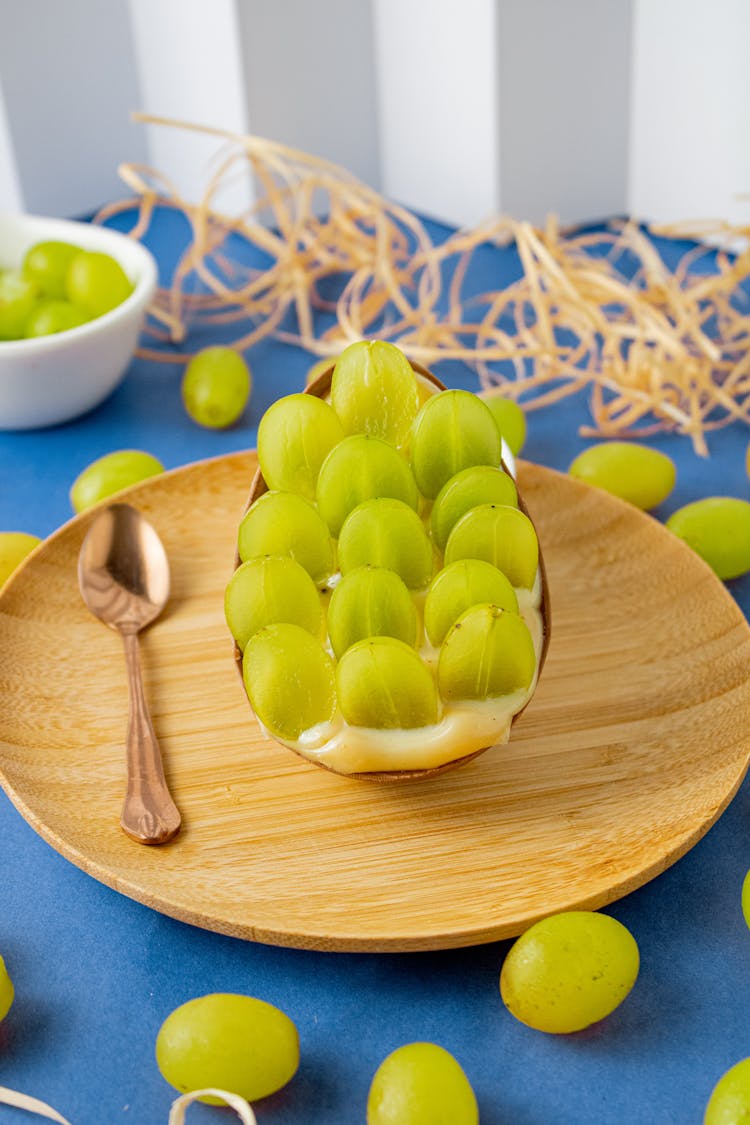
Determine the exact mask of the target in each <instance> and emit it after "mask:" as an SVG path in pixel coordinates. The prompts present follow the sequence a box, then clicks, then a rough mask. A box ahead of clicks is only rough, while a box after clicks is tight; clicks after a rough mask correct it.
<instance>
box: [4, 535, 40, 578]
mask: <svg viewBox="0 0 750 1125" xmlns="http://www.w3.org/2000/svg"><path fill="white" fill-rule="evenodd" d="M40 543H41V539H40V538H39V537H38V536H37V535H27V534H26V532H25V531H0V586H2V585H3V583H4V582H5V581H6V580H7V579H8V578H9V577H10V575H11V574H12V573H13V571H14V570H15V569H16V567H17V566H19V565H20V564H21V563H22V562H23V560H24V559H25V558H26V556H27V555H29V554H31V552H32V551H33V550H34V548H35V547H37V546H38V545H39V544H40Z"/></svg>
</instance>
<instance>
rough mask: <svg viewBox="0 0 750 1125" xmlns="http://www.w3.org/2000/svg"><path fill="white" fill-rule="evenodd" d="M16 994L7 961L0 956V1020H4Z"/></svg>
mask: <svg viewBox="0 0 750 1125" xmlns="http://www.w3.org/2000/svg"><path fill="white" fill-rule="evenodd" d="M14 996H15V991H14V989H13V981H12V980H11V979H10V976H9V975H8V970H7V969H6V967H5V961H3V959H2V957H0V1020H4V1019H5V1017H6V1016H7V1014H8V1012H9V1011H10V1006H11V1004H12V1003H13V997H14Z"/></svg>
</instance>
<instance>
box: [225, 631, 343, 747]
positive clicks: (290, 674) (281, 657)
mask: <svg viewBox="0 0 750 1125" xmlns="http://www.w3.org/2000/svg"><path fill="white" fill-rule="evenodd" d="M242 674H243V678H244V682H245V688H246V690H247V694H248V698H249V699H250V703H251V704H252V707H253V710H254V711H255V714H256V715H257V716H258V718H259V719H260V721H261V722H262V723H263V725H264V726H266V727H267V728H268V730H269V731H270V732H271V734H273V735H276V737H277V738H285V739H290V740H294V739H297V738H299V736H300V735H301V734H302V732H303V731H305V730H309V729H310V727H314V726H317V725H318V723H325V722H327V721H329V720H330V719H331V718H333V713H334V711H335V710H336V689H335V671H334V664H333V660H332V659H331V657H330V656H329V655H328V653H327V652H326V650H325V649H324V648H323V646H322V644H321V643H320V641H317V640H316V639H315V638H314V637H312V636H311V635H310V633H308V632H307V631H306V630H305V629H302V628H300V626H299V625H288V624H281V625H266V626H265V627H264V628H263V629H260V630H259V631H258V632H257V633H255V635H254V636H252V637H251V638H250V640H249V641H248V642H247V645H246V647H245V654H244V657H243V660H242Z"/></svg>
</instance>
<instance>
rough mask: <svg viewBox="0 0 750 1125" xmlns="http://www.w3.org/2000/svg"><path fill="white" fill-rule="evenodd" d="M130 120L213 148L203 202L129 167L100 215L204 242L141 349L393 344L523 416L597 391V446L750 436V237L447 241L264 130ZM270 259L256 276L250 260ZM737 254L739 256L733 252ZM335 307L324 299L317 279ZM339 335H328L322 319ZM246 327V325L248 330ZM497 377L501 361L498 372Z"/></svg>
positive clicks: (682, 227) (514, 231) (548, 234)
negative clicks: (481, 282) (667, 243)
mask: <svg viewBox="0 0 750 1125" xmlns="http://www.w3.org/2000/svg"><path fill="white" fill-rule="evenodd" d="M136 120H139V121H142V122H146V123H149V124H151V125H160V126H162V127H165V128H179V129H183V130H187V131H190V132H195V133H200V134H203V135H208V136H212V137H214V138H215V139H216V141H217V146H218V152H217V156H216V159H215V162H214V170H213V172H212V174H211V176H210V178H209V180H208V183H207V185H206V188H205V190H204V192H203V195H202V196H201V198H200V199H199V200H198V201H197V202H196V203H191V202H188V201H186V200H185V199H183V198H182V197H181V196H180V195H179V193H178V191H177V190H176V188H175V186H174V185H173V184H170V183H169V182H168V181H167V180H166V179H165V178H164V177H163V176H160V175H159V174H158V173H157V172H155V171H154V170H152V169H150V168H147V167H145V166H143V165H124V166H123V167H122V168H121V170H120V171H121V174H122V176H123V179H124V180H125V183H126V184H127V186H128V187H129V188H130V190H131V191H132V192H133V193H134V195H135V197H136V199H135V201H133V200H132V199H131V200H124V201H121V202H118V203H115V204H113V205H110V206H109V207H107V208H106V209H105V210H104V211H103V212H102V213H101V214H100V216H99V218H100V219H101V220H102V221H104V220H105V219H107V218H111V217H113V216H115V215H121V214H122V213H124V212H126V211H128V210H130V211H132V210H135V212H136V218H135V225H134V227H133V229H132V231H131V234H132V235H133V236H134V237H144V236H145V235H146V234H147V232H148V230H149V227H150V225H151V223H152V221H153V216H154V213H155V211H156V208H157V207H161V206H168V207H171V208H173V209H175V210H177V211H179V212H181V213H182V214H184V215H185V217H186V219H187V221H188V223H189V224H190V229H191V239H190V241H189V243H188V245H187V247H186V248H185V250H184V252H183V254H182V256H181V258H180V260H179V262H178V265H177V267H176V269H175V272H174V276H173V279H172V283H171V285H170V286H169V287H168V288H163V289H161V290H159V292H158V293H157V296H156V300H155V302H154V305H153V308H152V310H151V311H152V314H153V323H151V324H150V325H149V335H150V336H151V338H152V339H153V340H154V343H155V345H156V344H158V346H154V347H146V348H143V349H141V351H140V353H139V354H140V355H142V356H144V357H146V358H148V359H151V360H158V361H160V362H166V363H175V364H184V363H185V362H187V360H188V359H189V358H190V356H191V354H193V352H191V349H190V348H189V347H186V346H184V345H185V344H186V342H188V341H189V339H190V333H191V331H193V330H194V329H199V328H201V327H204V328H205V327H211V326H214V325H222V326H224V329H225V331H226V330H227V329H229V328H233V329H234V331H235V335H234V337H233V339H232V340H231V341H230V342H231V343H232V345H233V346H234V347H236V348H238V349H240V350H247V349H248V348H252V347H253V346H254V345H255V344H256V343H258V342H259V341H260V340H262V339H264V338H266V337H268V336H271V335H274V336H275V337H276V338H278V339H280V340H284V341H287V342H291V343H295V344H297V345H300V346H302V347H304V348H306V349H307V350H308V351H309V352H311V353H312V354H313V355H315V356H318V357H321V358H323V357H328V356H333V355H336V354H337V353H338V352H339V351H341V349H342V348H343V347H344V346H346V344H348V343H350V342H352V341H354V340H359V339H363V338H372V337H374V336H379V337H381V338H383V339H388V340H391V341H392V342H394V343H396V344H398V345H399V346H400V347H402V348H403V350H404V351H405V352H406V353H407V355H409V356H410V357H411V358H412V359H414V360H418V361H420V362H422V363H425V364H428V365H431V364H435V363H439V362H440V361H441V360H444V359H453V360H460V361H462V362H464V363H467V364H469V365H471V366H472V367H473V369H474V370H475V371H476V372H477V375H478V378H479V381H480V384H481V386H482V388H483V389H485V390H495V391H496V392H497V393H502V394H506V395H508V396H509V397H512V398H514V399H515V400H516V401H519V402H520V403H521V405H522V406H523V407H524V408H525V409H527V410H533V409H541V408H543V407H553V406H554V405H555V404H557V403H559V402H560V401H561V400H562V399H564V398H566V397H567V396H568V395H571V394H576V393H578V392H580V391H582V390H584V389H588V392H589V404H590V410H591V422H592V424H591V425H587V426H584V427H583V428H582V429H581V432H582V433H584V434H586V435H587V436H588V435H591V436H600V437H601V436H605V437H643V436H648V435H651V434H655V433H663V432H669V431H672V432H676V433H679V434H682V435H684V436H686V437H688V438H689V440H690V441H691V442H692V444H693V448H694V449H695V451H696V452H697V453H699V454H701V455H705V454H706V453H707V452H708V444H707V440H706V434H707V433H709V432H712V431H714V430H716V429H720V428H721V427H722V426H724V425H728V424H729V423H731V422H733V421H738V422H741V423H744V424H748V423H750V369H749V368H748V361H747V356H748V353H750V301H748V299H747V296H745V307H744V309H743V308H742V307H741V302H740V301H739V300H738V297H739V295H741V294H742V293H744V290H742V289H741V287H742V285H743V284H744V283H745V282H746V281H747V280H748V278H750V224H748V225H746V226H734V225H732V224H729V223H726V222H723V221H710V220H700V221H696V222H695V223H692V224H674V225H671V226H662V227H659V228H654V231H653V232H646V231H645V230H644V229H643V228H642V227H641V226H639V225H638V224H637V223H634V222H618V223H613V224H612V225H611V227H610V228H608V229H606V230H603V231H595V232H591V231H588V232H586V231H584V232H577V231H575V230H572V231H571V230H563V229H561V228H560V225H559V223H558V221H557V219H556V218H555V217H554V216H550V217H549V218H548V219H547V221H546V223H545V225H544V227H543V228H536V227H534V226H532V225H531V224H530V223H527V222H516V221H515V220H513V219H512V218H509V217H507V216H495V217H492V218H490V219H488V220H487V221H486V222H484V223H482V224H480V225H478V226H476V227H475V228H473V229H465V230H459V231H456V232H455V233H454V234H452V235H450V236H449V237H448V238H447V239H445V240H443V241H442V242H441V243H439V244H437V245H436V244H434V243H433V241H432V239H431V238H430V235H429V233H428V231H427V228H426V227H425V225H424V223H422V222H421V220H420V219H419V218H417V217H416V216H415V215H413V214H412V213H411V212H410V211H408V210H406V209H405V208H403V207H400V206H398V205H397V204H395V203H393V202H392V201H390V200H388V199H385V198H384V197H383V196H381V195H380V194H378V193H377V192H376V191H374V190H373V189H372V188H370V187H368V186H367V185H365V184H363V183H361V182H360V181H359V180H358V179H357V178H356V177H355V176H353V175H352V174H351V173H350V172H348V171H346V170H345V169H343V168H340V167H339V166H337V165H336V164H333V163H331V162H330V161H327V160H324V159H321V158H318V157H314V156H312V155H310V154H309V153H305V152H302V151H300V150H298V149H293V148H289V147H288V146H285V145H281V144H278V143H276V142H272V141H269V140H264V139H263V138H260V137H255V136H249V135H242V134H238V133H232V132H230V131H227V130H222V129H216V128H212V127H207V126H199V125H194V124H191V123H189V122H181V121H174V120H172V119H168V118H159V117H151V116H147V115H143V114H138V115H136ZM243 170H244V172H246V173H250V175H251V176H252V178H253V182H254V184H255V186H256V198H255V199H254V201H253V202H252V204H251V205H250V206H248V207H247V208H246V209H245V210H244V211H243V212H242V213H241V214H239V215H232V216H230V215H227V214H224V213H223V212H222V211H221V210H220V208H219V204H218V198H219V194H220V192H221V189H222V188H223V187H224V186H225V185H226V184H227V183H229V182H231V180H232V179H233V177H235V176H236V175H237V174H238V172H240V171H243ZM652 233H657V234H659V235H660V236H661V237H663V238H688V239H696V238H699V239H701V240H709V241H712V242H714V243H720V249H719V250H718V251H717V250H716V249H715V248H709V247H707V246H706V245H698V246H694V247H691V248H690V250H688V251H687V252H686V253H685V254H683V255H682V257H681V259H680V260H679V262H678V263H677V265H676V267H675V268H674V269H670V268H668V267H667V265H666V263H665V261H664V258H663V257H662V255H661V254H660V252H659V250H658V249H657V247H656V245H655V244H654V242H653V239H652V237H651V235H652ZM488 244H489V245H495V246H500V247H507V246H510V245H511V244H515V249H516V253H517V256H518V259H520V263H521V267H522V271H523V272H522V276H521V277H520V278H519V279H518V280H517V281H515V282H513V283H512V284H510V285H508V286H506V287H505V288H503V289H497V290H491V289H490V290H488V291H485V292H480V293H477V292H476V288H477V287H476V283H475V282H474V281H473V279H472V267H473V266H474V264H475V254H476V252H477V251H478V250H479V249H480V248H481V247H483V246H486V245H488ZM243 245H244V246H245V247H247V248H249V251H250V254H249V255H248V254H247V251H245V253H244V254H243V256H244V257H248V256H249V257H252V254H253V252H254V251H258V252H260V253H262V254H263V255H265V256H267V257H268V258H269V259H270V262H271V264H270V265H269V266H268V268H266V269H260V268H257V267H254V266H252V265H248V264H247V263H246V262H243V261H241V260H240V259H239V258H238V250H239V249H240V248H241V247H242V246H243ZM727 247H730V248H731V249H732V253H729V252H728V250H727ZM334 281H335V286H334V288H335V294H334V295H333V296H325V297H324V296H323V289H322V287H323V284H324V283H326V282H327V287H328V288H329V289H330V288H331V286H332V284H333V283H334ZM322 310H326V311H327V312H329V313H332V314H333V317H334V323H333V325H332V326H328V327H326V328H325V329H321V328H320V317H319V315H318V314H319V313H320V312H321V311H322ZM235 326H236V327H235ZM499 365H500V366H499Z"/></svg>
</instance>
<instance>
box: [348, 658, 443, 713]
mask: <svg viewBox="0 0 750 1125" xmlns="http://www.w3.org/2000/svg"><path fill="white" fill-rule="evenodd" d="M336 688H337V691H338V697H339V706H340V707H341V713H342V715H343V716H344V718H345V720H346V721H347V723H349V724H350V725H351V726H353V727H377V728H378V729H380V730H411V729H412V728H414V727H426V726H430V725H431V724H432V723H436V722H437V718H438V697H437V691H436V690H435V682H434V680H433V678H432V676H431V675H430V672H429V670H428V669H427V667H426V666H425V664H424V662H423V661H422V660H420V658H419V656H418V654H417V653H416V652H415V651H414V649H413V648H412V647H411V646H410V645H407V644H404V642H403V641H399V640H396V639H395V637H367V638H366V639H365V640H362V641H358V642H357V643H356V644H355V645H352V647H351V648H349V649H347V650H346V652H345V653H344V655H343V656H342V658H341V660H340V661H339V664H338V669H337V672H336Z"/></svg>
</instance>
